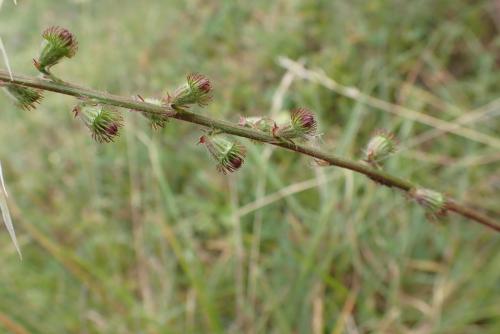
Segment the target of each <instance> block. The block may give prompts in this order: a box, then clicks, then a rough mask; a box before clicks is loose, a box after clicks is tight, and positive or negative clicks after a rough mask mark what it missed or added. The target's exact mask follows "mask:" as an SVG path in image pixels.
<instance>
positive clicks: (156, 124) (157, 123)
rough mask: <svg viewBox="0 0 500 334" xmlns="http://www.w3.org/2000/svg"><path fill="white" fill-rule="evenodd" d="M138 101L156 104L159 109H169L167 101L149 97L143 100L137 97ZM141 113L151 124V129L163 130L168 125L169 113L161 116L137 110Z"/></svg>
mask: <svg viewBox="0 0 500 334" xmlns="http://www.w3.org/2000/svg"><path fill="white" fill-rule="evenodd" d="M136 100H138V101H141V102H146V103H150V104H154V105H156V106H158V107H165V108H166V107H167V104H166V102H165V101H163V100H161V99H157V98H154V97H147V98H142V96H140V95H138V96H137V97H136ZM135 111H137V112H139V113H141V115H143V116H144V117H145V118H147V119H148V120H149V122H150V124H151V128H152V129H153V130H159V129H161V128H164V127H165V125H166V124H167V123H168V117H169V115H168V113H167V112H165V113H164V114H159V113H150V112H144V111H140V110H135Z"/></svg>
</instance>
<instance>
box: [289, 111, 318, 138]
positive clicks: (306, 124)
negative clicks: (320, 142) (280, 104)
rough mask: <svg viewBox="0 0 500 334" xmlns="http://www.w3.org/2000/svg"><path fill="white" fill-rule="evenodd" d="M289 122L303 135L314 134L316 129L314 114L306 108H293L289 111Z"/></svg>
mask: <svg viewBox="0 0 500 334" xmlns="http://www.w3.org/2000/svg"><path fill="white" fill-rule="evenodd" d="M290 120H291V124H292V126H293V127H294V128H295V129H296V130H297V131H299V132H302V133H303V134H304V135H308V136H314V135H315V134H316V130H317V129H318V123H317V121H316V117H315V116H314V114H313V113H312V112H311V111H310V110H309V109H306V108H298V109H294V110H292V112H291V117H290Z"/></svg>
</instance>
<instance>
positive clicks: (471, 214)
mask: <svg viewBox="0 0 500 334" xmlns="http://www.w3.org/2000/svg"><path fill="white" fill-rule="evenodd" d="M0 82H6V83H8V82H11V83H14V84H17V85H22V86H27V87H33V88H38V89H42V90H46V91H52V92H56V93H60V94H65V95H70V96H74V97H77V98H89V99H94V100H97V101H99V102H100V103H104V104H108V105H113V106H117V107H122V108H126V109H130V110H136V111H140V112H147V113H162V114H165V111H166V110H165V108H164V107H159V106H156V105H153V104H149V103H146V102H140V101H135V100H133V99H132V98H125V97H121V96H117V95H112V94H109V93H105V92H99V91H95V90H91V89H87V88H83V87H80V86H76V85H73V84H70V83H66V82H62V81H61V82H55V81H51V80H47V79H39V78H35V77H26V76H19V75H14V77H13V80H11V78H10V75H9V74H8V73H7V72H5V71H1V70H0ZM168 111H170V112H171V111H172V110H168ZM171 118H175V119H178V120H181V121H185V122H190V123H194V124H199V125H202V126H205V127H208V128H211V129H217V130H220V131H222V132H225V133H228V134H231V135H235V136H239V137H245V138H249V139H253V140H255V141H259V142H262V143H267V144H271V145H274V146H279V147H282V148H284V149H287V150H290V151H294V152H297V153H301V154H304V155H308V156H310V157H313V158H315V159H318V160H322V161H325V162H327V163H328V164H329V165H332V166H337V167H341V168H346V169H350V170H352V171H355V172H358V173H360V174H364V175H366V176H367V177H369V178H370V179H372V180H374V181H376V182H378V183H380V184H382V185H385V186H387V187H392V188H397V189H400V190H402V191H404V192H409V191H410V190H412V189H414V188H415V187H416V185H415V184H413V183H412V182H410V181H408V180H404V179H401V178H399V177H396V176H393V175H390V174H388V173H386V172H383V171H380V170H377V169H373V168H371V167H369V166H367V165H365V164H364V163H362V162H358V161H354V160H348V159H344V158H341V157H337V156H335V155H332V154H328V153H326V152H324V151H322V150H318V149H316V148H312V147H309V146H305V145H300V144H295V143H293V142H289V141H283V140H278V139H277V138H275V137H273V136H271V135H268V134H265V133H263V132H260V131H258V130H255V129H251V128H246V127H242V126H240V125H237V124H234V123H231V122H227V121H224V120H217V119H213V118H210V117H208V116H204V115H201V114H196V113H193V112H189V111H182V112H177V113H175V114H173V115H172V116H171ZM446 209H447V210H448V211H453V212H455V213H457V214H459V215H461V216H463V217H465V218H468V219H470V220H471V221H474V222H477V223H480V224H482V225H485V226H487V227H489V228H491V229H493V230H496V231H499V232H500V223H498V222H496V220H495V219H493V218H490V217H487V216H485V215H483V214H482V213H481V212H479V211H477V210H475V209H473V208H470V207H467V206H465V205H463V204H460V203H458V202H457V201H455V200H453V199H448V200H447V204H446Z"/></svg>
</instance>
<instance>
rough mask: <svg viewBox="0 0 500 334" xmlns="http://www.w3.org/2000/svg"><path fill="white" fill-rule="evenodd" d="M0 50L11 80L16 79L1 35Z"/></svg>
mask: <svg viewBox="0 0 500 334" xmlns="http://www.w3.org/2000/svg"><path fill="white" fill-rule="evenodd" d="M0 1H1V0H0ZM0 51H1V52H2V56H3V61H4V63H5V66H7V71H9V75H10V80H12V81H14V77H13V76H12V70H11V69H10V63H9V58H8V57H7V51H5V46H4V45H3V42H2V38H1V37H0Z"/></svg>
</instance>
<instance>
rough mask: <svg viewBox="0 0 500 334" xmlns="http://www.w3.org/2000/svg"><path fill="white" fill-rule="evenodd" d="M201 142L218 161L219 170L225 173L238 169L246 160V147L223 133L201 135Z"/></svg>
mask: <svg viewBox="0 0 500 334" xmlns="http://www.w3.org/2000/svg"><path fill="white" fill-rule="evenodd" d="M199 143H200V144H203V145H205V147H206V148H207V150H208V152H209V153H210V155H211V156H212V157H213V158H214V159H215V160H216V161H217V170H218V171H219V172H221V173H223V174H228V173H231V172H234V171H236V170H238V169H239V168H240V167H241V166H242V165H243V162H244V161H245V155H246V149H245V147H244V146H243V145H242V144H240V143H239V142H238V141H232V140H230V139H229V138H228V137H226V136H224V135H222V134H217V135H204V136H201V137H200V141H199Z"/></svg>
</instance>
